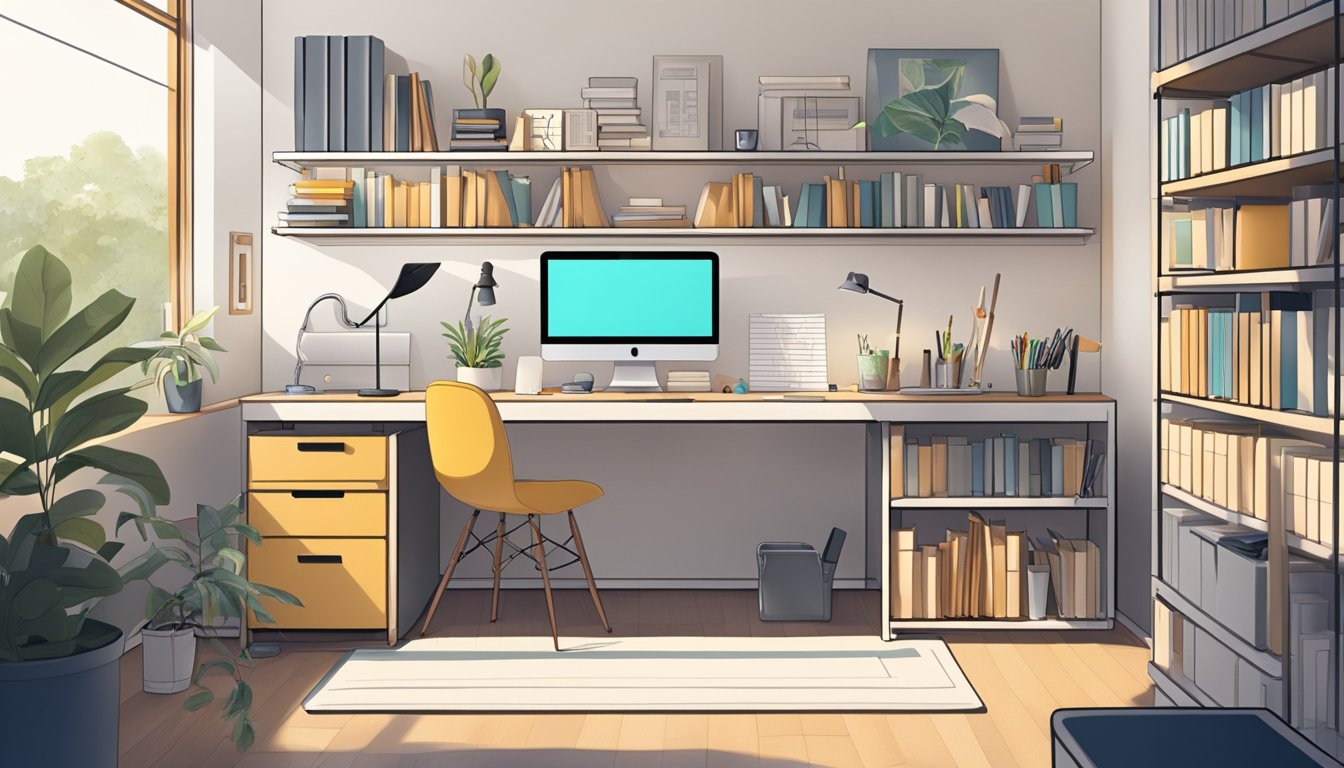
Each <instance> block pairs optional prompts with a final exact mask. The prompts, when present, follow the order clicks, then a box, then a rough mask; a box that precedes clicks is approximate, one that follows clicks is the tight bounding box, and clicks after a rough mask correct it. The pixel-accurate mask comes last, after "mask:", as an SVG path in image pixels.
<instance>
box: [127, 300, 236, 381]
mask: <svg viewBox="0 0 1344 768" xmlns="http://www.w3.org/2000/svg"><path fill="white" fill-rule="evenodd" d="M217 311H219V307H217V306H216V307H211V308H210V309H203V310H201V311H200V312H197V313H196V314H195V315H192V317H191V319H190V320H188V321H187V323H186V325H184V326H182V330H181V331H179V332H177V333H173V332H172V331H165V332H164V333H163V334H162V335H161V336H159V338H158V339H157V340H155V341H153V342H149V343H148V344H146V345H145V346H147V347H149V348H150V349H151V351H153V354H152V355H151V356H150V357H149V358H148V359H147V360H145V361H144V362H143V363H141V364H140V370H141V372H142V373H144V374H145V375H146V376H147V377H148V378H149V379H151V380H152V381H153V382H154V385H155V386H156V387H158V388H159V391H160V392H162V390H163V381H164V379H165V378H166V376H165V374H166V373H168V372H169V371H171V372H172V374H173V383H174V384H176V385H178V386H179V387H181V386H184V385H187V384H190V383H191V382H193V381H199V380H200V379H201V378H202V376H201V369H205V371H206V372H207V373H209V374H210V381H215V380H217V379H218V378H219V366H218V365H217V364H216V363H215V358H214V355H212V354H210V353H211V352H227V351H228V350H226V349H224V347H222V346H220V344H219V342H217V341H215V340H214V339H212V338H210V337H209V336H202V335H201V331H202V330H203V329H204V328H205V326H206V325H207V324H208V323H209V322H210V319H211V318H213V317H214V316H215V312H217Z"/></svg>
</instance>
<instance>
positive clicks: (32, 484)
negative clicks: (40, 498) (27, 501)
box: [0, 467, 41, 497]
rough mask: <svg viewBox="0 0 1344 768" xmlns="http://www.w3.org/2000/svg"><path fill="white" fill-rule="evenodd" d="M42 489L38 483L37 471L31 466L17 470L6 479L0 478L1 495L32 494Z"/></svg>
mask: <svg viewBox="0 0 1344 768" xmlns="http://www.w3.org/2000/svg"><path fill="white" fill-rule="evenodd" d="M39 490H41V488H40V486H39V485H38V484H37V473H36V472H34V471H33V470H32V469H31V468H29V467H23V468H22V469H18V470H15V471H14V472H12V473H11V474H10V475H9V476H8V477H6V478H5V479H4V480H0V497H3V496H31V495H32V494H34V493H37V492H38V491H39Z"/></svg>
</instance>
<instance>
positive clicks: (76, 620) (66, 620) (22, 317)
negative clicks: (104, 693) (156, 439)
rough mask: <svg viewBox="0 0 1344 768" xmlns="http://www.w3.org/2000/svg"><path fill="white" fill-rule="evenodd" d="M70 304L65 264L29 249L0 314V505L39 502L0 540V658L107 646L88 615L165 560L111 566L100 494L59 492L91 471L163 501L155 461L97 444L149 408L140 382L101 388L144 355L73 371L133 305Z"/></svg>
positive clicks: (116, 299) (105, 359)
mask: <svg viewBox="0 0 1344 768" xmlns="http://www.w3.org/2000/svg"><path fill="white" fill-rule="evenodd" d="M71 303H72V291H71V276H70V270H69V268H67V267H66V265H65V264H64V263H63V262H62V261H61V260H60V259H58V258H56V257H55V256H53V255H52V254H51V253H49V252H48V251H47V250H46V249H45V248H43V247H42V246H40V245H38V246H33V247H32V248H30V249H29V250H28V251H27V253H25V254H24V256H23V258H22V260H21V261H20V263H19V267H18V271H17V273H16V275H15V279H14V285H13V286H12V290H11V291H10V292H9V297H8V299H7V301H6V303H5V305H4V306H3V307H0V378H4V379H6V380H7V381H8V382H9V384H11V385H13V386H12V387H7V388H6V392H5V393H4V394H3V396H0V497H6V496H36V497H37V501H38V502H39V504H40V506H41V511H40V512H33V513H30V514H27V515H24V516H23V517H21V518H19V521H18V523H17V524H16V525H15V527H14V530H13V531H12V532H11V533H10V535H9V537H8V538H6V537H4V536H0V661H28V660H34V659H48V658H56V657H62V656H69V655H72V654H75V653H78V652H80V651H82V650H88V649H90V648H96V647H99V646H100V645H102V644H104V643H106V642H107V641H108V639H109V638H108V637H107V634H108V631H107V630H104V629H101V627H102V626H103V625H97V624H86V623H85V618H86V617H87V615H88V612H89V610H90V609H91V608H92V607H93V606H94V604H95V603H96V602H97V600H98V599H99V598H102V597H106V596H108V595H112V594H116V593H117V592H120V591H121V589H122V587H123V586H124V585H125V584H126V583H127V582H129V581H133V580H136V579H143V578H148V577H149V575H150V574H152V573H153V572H154V571H155V570H157V568H158V567H159V566H161V565H162V564H163V563H165V562H167V559H166V558H165V557H164V556H163V554H162V553H159V552H158V551H157V550H155V549H153V548H151V549H150V550H149V551H148V552H146V553H145V554H143V555H141V556H139V557H136V558H134V559H133V560H132V561H130V562H129V563H127V564H125V565H124V566H122V567H120V568H113V567H112V565H111V561H112V559H113V557H115V556H116V554H117V553H118V552H119V551H120V550H121V548H122V546H123V545H122V543H121V542H118V541H114V540H110V539H109V536H108V531H107V529H106V528H104V526H103V525H102V524H101V523H99V522H98V521H97V520H95V519H94V516H95V515H96V514H97V513H98V512H99V511H100V510H101V509H102V508H103V506H104V504H105V503H106V501H107V498H106V497H105V496H104V495H103V493H102V492H101V491H98V490H95V489H92V488H84V489H80V490H76V491H73V492H71V493H66V494H62V492H61V488H62V485H63V484H64V483H65V482H66V481H68V480H69V479H70V478H71V477H72V476H74V475H75V474H77V473H80V472H82V471H83V470H86V469H98V470H102V471H103V472H104V473H105V474H104V475H103V477H102V480H103V481H104V482H108V481H112V482H122V481H129V482H133V483H136V484H138V485H139V486H141V487H143V488H144V489H145V493H146V494H147V496H148V498H149V499H150V500H151V501H153V502H154V503H157V504H166V503H168V500H169V492H168V483H167V481H166V480H165V479H164V477H163V472H162V471H161V470H160V469H159V466H158V464H156V463H155V462H154V460H153V459H151V458H149V457H147V456H142V455H140V454H137V453H132V452H130V451H125V450H121V449H118V448H112V447H110V446H108V445H104V444H102V443H103V442H104V441H105V440H106V439H107V438H109V437H111V436H113V435H115V434H117V433H118V432H121V431H122V430H124V429H126V428H127V427H129V426H131V425H132V424H134V423H135V421H136V420H137V419H139V418H140V417H141V416H142V415H144V413H145V410H146V408H147V404H146V403H145V401H144V400H141V399H139V398H135V397H131V396H130V395H129V394H128V393H129V392H130V391H131V390H132V389H134V388H135V386H142V385H143V382H141V383H140V384H137V385H135V386H132V387H114V388H112V389H107V390H104V391H97V390H98V387H99V386H100V385H102V384H104V383H106V382H107V381H108V380H109V379H111V378H112V377H113V376H115V375H117V374H118V373H121V372H122V371H124V370H125V369H127V368H129V367H130V366H133V365H136V364H139V363H142V362H144V361H145V360H147V359H148V358H149V356H150V355H151V354H153V350H149V349H138V348H133V347H116V348H112V349H109V350H107V351H105V352H104V353H103V354H102V355H101V356H100V357H98V358H97V359H96V360H94V361H93V363H92V364H91V365H89V366H88V367H87V368H75V367H72V366H71V365H70V362H71V360H72V359H73V358H75V356H76V355H79V354H80V353H82V352H85V351H87V350H91V349H93V348H94V347H95V346H96V345H97V344H98V342H99V341H101V340H103V339H104V338H106V337H107V336H108V334H110V333H112V332H113V331H115V330H116V329H117V328H118V327H119V326H120V325H121V323H122V321H124V320H125V319H126V316H127V315H128V314H130V311H131V307H132V306H134V304H135V300H134V299H132V298H130V297H128V296H125V295H124V294H122V293H119V292H118V291H115V290H110V291H107V292H105V293H103V294H102V295H101V296H99V297H98V298H96V299H94V300H93V301H92V302H90V303H89V304H88V306H85V307H84V308H82V309H80V310H79V311H77V312H75V313H74V314H71V312H70V306H71ZM11 393H15V394H11ZM86 627H87V628H88V630H87V631H86Z"/></svg>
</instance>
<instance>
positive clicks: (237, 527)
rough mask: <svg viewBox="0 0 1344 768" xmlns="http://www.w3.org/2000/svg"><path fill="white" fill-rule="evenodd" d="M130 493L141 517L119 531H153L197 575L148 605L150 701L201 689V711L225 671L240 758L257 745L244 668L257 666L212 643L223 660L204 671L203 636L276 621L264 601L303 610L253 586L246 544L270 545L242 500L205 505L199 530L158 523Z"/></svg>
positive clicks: (145, 645)
mask: <svg viewBox="0 0 1344 768" xmlns="http://www.w3.org/2000/svg"><path fill="white" fill-rule="evenodd" d="M124 492H125V493H126V494H127V495H129V496H131V497H132V498H134V499H135V500H136V503H137V504H138V506H139V507H140V512H139V513H138V514H136V513H130V512H124V513H122V514H121V515H120V516H119V517H118V519H117V528H118V529H120V528H121V526H122V525H124V524H126V523H133V524H134V525H135V527H136V528H137V529H138V530H139V531H140V535H141V536H145V534H146V532H147V530H152V531H153V532H154V534H155V537H156V538H157V539H158V541H159V542H161V544H160V546H159V549H160V550H161V551H162V552H163V554H164V555H165V556H166V557H167V558H168V559H169V560H171V561H172V562H175V563H178V564H179V565H182V566H183V567H185V568H186V569H187V570H189V571H190V572H191V579H190V580H189V581H188V582H187V583H186V584H184V585H183V586H182V587H180V588H179V589H177V591H175V592H169V591H168V590H166V589H163V588H161V587H157V586H151V587H150V591H149V596H148V597H147V598H146V599H145V622H144V629H143V631H142V632H141V633H140V634H141V638H142V639H143V642H142V644H141V653H142V654H143V660H144V672H143V675H144V689H145V691H147V692H149V693H177V692H179V691H183V690H186V688H187V686H188V685H194V686H195V687H196V691H195V692H194V693H192V695H191V696H189V697H187V700H186V702H184V704H183V706H184V707H185V708H186V709H188V710H195V709H200V708H201V707H203V706H205V705H206V704H208V703H210V702H211V701H212V700H213V699H214V692H213V691H211V690H210V689H209V688H207V687H205V686H204V685H202V684H201V679H202V678H203V677H204V676H205V675H206V673H208V672H210V671H211V670H219V671H221V672H224V673H227V674H229V675H231V676H232V677H233V689H232V691H231V692H230V693H229V696H228V698H227V699H225V701H224V705H223V708H222V713H223V716H224V719H225V720H231V721H232V722H233V730H232V731H231V734H230V738H231V739H232V740H233V743H234V744H235V745H236V746H237V747H238V749H239V750H240V751H241V750H245V749H247V748H248V747H250V746H252V742H253V741H254V740H255V737H256V729H255V724H254V723H253V722H252V718H251V705H252V688H251V686H249V685H248V684H247V682H246V681H245V680H243V674H242V670H243V668H244V667H246V666H251V664H250V658H249V657H248V654H247V651H246V649H245V648H244V647H243V644H242V641H241V640H240V641H239V652H238V653H237V654H235V653H233V652H231V651H230V650H229V649H228V648H227V647H226V646H225V645H224V643H223V642H221V641H220V640H219V639H218V638H215V637H211V638H210V645H211V647H212V648H213V649H214V651H215V653H216V654H217V655H218V657H219V658H216V659H213V660H211V661H207V662H205V663H203V664H201V665H199V667H198V666H197V665H196V630H209V629H212V628H214V627H216V626H217V624H218V622H219V620H221V619H226V620H227V619H236V620H241V619H242V618H243V613H244V611H246V610H248V609H251V610H252V612H253V613H254V614H255V615H256V617H257V619H258V620H259V621H262V622H272V621H274V620H273V619H272V618H271V615H270V614H269V613H268V612H267V611H266V609H265V607H264V606H263V605H262V603H261V598H270V599H273V600H277V601H279V602H281V603H283V604H285V605H302V603H301V602H300V601H299V599H298V598H297V597H295V596H294V595H291V594H289V593H288V592H285V591H283V590H279V589H276V588H274V587H268V586H265V585H262V584H254V583H253V582H251V581H249V580H248V579H247V575H246V565H247V556H246V555H244V554H243V549H242V546H241V542H242V540H243V539H246V540H248V541H250V542H252V543H253V544H255V545H257V546H261V544H262V537H261V534H260V533H259V532H258V531H257V529H255V528H253V527H252V526H250V525H247V524H245V523H243V522H242V521H241V517H242V508H241V506H240V501H241V497H238V496H235V497H234V498H233V500H232V501H230V502H229V503H228V504H225V505H224V506H223V507H220V508H219V509H215V508H214V507H210V506H207V505H205V504H197V505H196V520H195V526H194V527H195V530H192V526H189V525H184V524H183V522H179V521H174V520H168V519H166V518H162V517H159V516H158V515H156V514H155V512H154V504H153V499H150V498H149V497H148V496H147V495H146V494H144V493H143V492H141V491H140V489H139V488H138V487H136V486H128V487H126V488H125V489H124ZM169 542H171V543H169Z"/></svg>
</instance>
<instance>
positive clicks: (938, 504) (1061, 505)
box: [891, 496, 1108, 510]
mask: <svg viewBox="0 0 1344 768" xmlns="http://www.w3.org/2000/svg"><path fill="white" fill-rule="evenodd" d="M1107 503H1108V502H1107V499H1106V498H1105V497H1104V496H1094V497H1090V498H1086V499H1084V498H1079V497H1077V496H969V497H963V496H957V497H949V496H934V497H928V498H918V497H910V498H904V499H892V501H891V508H892V509H963V510H971V509H1106V506H1107Z"/></svg>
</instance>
